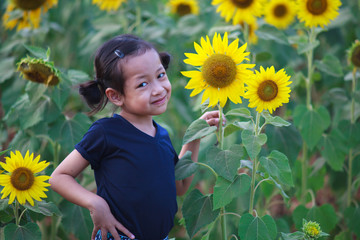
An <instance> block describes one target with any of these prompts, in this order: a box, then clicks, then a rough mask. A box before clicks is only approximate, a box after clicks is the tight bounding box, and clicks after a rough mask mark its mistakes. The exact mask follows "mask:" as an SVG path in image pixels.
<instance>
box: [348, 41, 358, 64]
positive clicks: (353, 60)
mask: <svg viewBox="0 0 360 240" xmlns="http://www.w3.org/2000/svg"><path fill="white" fill-rule="evenodd" d="M348 55H349V61H350V64H351V65H353V66H354V67H356V68H360V41H358V40H356V41H355V43H353V45H352V46H351V48H350V50H349V51H348Z"/></svg>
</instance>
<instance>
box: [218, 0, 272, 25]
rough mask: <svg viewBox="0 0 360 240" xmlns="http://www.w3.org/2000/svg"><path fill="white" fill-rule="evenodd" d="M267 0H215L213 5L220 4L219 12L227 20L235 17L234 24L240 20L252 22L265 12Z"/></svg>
mask: <svg viewBox="0 0 360 240" xmlns="http://www.w3.org/2000/svg"><path fill="white" fill-rule="evenodd" d="M264 3H265V0H213V1H212V3H211V4H212V5H218V8H217V10H216V11H217V12H220V16H221V17H223V18H225V21H226V22H229V21H230V19H231V18H232V19H233V25H236V24H239V22H242V21H244V22H252V21H254V18H256V17H260V16H261V15H262V14H263V4H264Z"/></svg>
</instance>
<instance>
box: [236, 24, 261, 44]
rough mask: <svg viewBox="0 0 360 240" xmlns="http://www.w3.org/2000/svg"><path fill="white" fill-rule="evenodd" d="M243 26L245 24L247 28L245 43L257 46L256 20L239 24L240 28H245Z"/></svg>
mask: <svg viewBox="0 0 360 240" xmlns="http://www.w3.org/2000/svg"><path fill="white" fill-rule="evenodd" d="M245 24H247V27H248V39H247V41H248V42H249V43H252V44H257V42H258V36H257V35H256V32H255V31H256V30H257V29H258V28H259V26H258V23H257V21H256V19H254V21H251V22H247V23H246V22H240V25H241V27H242V28H245Z"/></svg>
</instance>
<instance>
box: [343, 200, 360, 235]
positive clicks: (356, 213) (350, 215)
mask: <svg viewBox="0 0 360 240" xmlns="http://www.w3.org/2000/svg"><path fill="white" fill-rule="evenodd" d="M345 220H346V224H347V226H348V228H349V229H350V230H351V231H352V232H354V233H355V234H356V235H357V237H358V238H360V228H359V226H360V207H357V208H354V207H350V208H347V209H346V211H345Z"/></svg>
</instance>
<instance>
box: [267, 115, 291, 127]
mask: <svg viewBox="0 0 360 240" xmlns="http://www.w3.org/2000/svg"><path fill="white" fill-rule="evenodd" d="M261 115H262V116H263V117H264V118H265V124H271V125H274V126H276V127H283V126H290V125H291V123H289V122H288V121H285V120H284V119H282V118H281V117H279V116H275V117H273V116H271V114H270V113H269V112H268V111H263V112H262V113H261Z"/></svg>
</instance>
